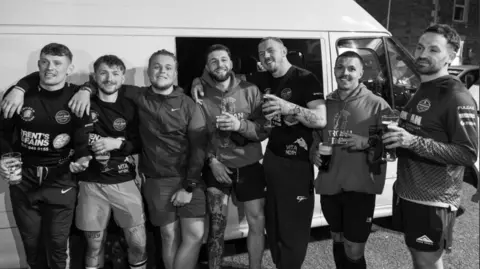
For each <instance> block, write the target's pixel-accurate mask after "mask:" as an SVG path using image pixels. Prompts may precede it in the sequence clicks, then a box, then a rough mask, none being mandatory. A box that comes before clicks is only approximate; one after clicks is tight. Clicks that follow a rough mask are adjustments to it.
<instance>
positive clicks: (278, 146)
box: [247, 66, 324, 161]
mask: <svg viewBox="0 0 480 269" xmlns="http://www.w3.org/2000/svg"><path fill="white" fill-rule="evenodd" d="M247 79H249V81H250V82H252V83H254V84H255V85H257V86H258V88H259V89H260V90H261V91H262V93H266V92H267V91H269V92H270V93H271V94H275V95H276V96H279V97H281V98H283V99H284V100H287V101H289V102H292V103H294V104H297V105H299V106H301V107H307V104H308V103H309V102H310V101H314V100H323V99H324V97H323V87H322V84H321V83H320V81H319V80H318V79H317V77H316V76H315V75H314V74H313V73H311V72H310V71H308V70H305V69H302V68H299V67H296V66H292V67H290V69H289V70H288V71H287V73H286V74H285V75H284V76H282V77H279V78H274V77H272V75H271V74H269V73H266V72H265V73H258V74H256V75H255V76H251V77H249V78H247ZM272 124H273V125H274V126H275V127H274V128H273V129H272V132H271V134H270V137H269V141H268V145H267V148H268V149H269V150H271V151H272V152H273V153H274V154H275V155H277V156H280V157H284V158H289V159H296V160H301V161H309V157H308V149H309V147H310V145H311V144H312V142H313V138H312V129H311V128H309V127H306V126H305V125H303V124H302V123H301V122H299V121H298V120H296V119H295V118H294V117H292V116H282V117H277V118H275V119H273V120H272Z"/></svg>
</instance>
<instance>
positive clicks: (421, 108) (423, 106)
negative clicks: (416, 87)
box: [417, 98, 432, 113]
mask: <svg viewBox="0 0 480 269" xmlns="http://www.w3.org/2000/svg"><path fill="white" fill-rule="evenodd" d="M431 105H432V103H431V102H430V100H428V98H426V99H423V100H420V102H418V104H417V111H418V113H423V112H425V111H427V110H429V109H430V106H431Z"/></svg>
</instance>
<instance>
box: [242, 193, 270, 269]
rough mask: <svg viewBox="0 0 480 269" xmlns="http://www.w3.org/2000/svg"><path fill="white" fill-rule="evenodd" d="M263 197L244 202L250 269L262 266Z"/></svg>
mask: <svg viewBox="0 0 480 269" xmlns="http://www.w3.org/2000/svg"><path fill="white" fill-rule="evenodd" d="M264 206H265V199H257V200H252V201H247V202H245V214H246V215H247V222H248V237H247V248H248V260H249V268H250V269H260V268H262V258H263V250H264V247H265V235H264V232H265V215H264V214H263V207H264Z"/></svg>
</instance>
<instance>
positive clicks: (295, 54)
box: [175, 37, 323, 94]
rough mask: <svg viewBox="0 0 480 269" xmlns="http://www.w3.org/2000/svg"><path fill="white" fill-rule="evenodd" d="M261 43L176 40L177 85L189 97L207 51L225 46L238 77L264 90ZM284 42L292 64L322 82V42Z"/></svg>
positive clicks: (183, 38)
mask: <svg viewBox="0 0 480 269" xmlns="http://www.w3.org/2000/svg"><path fill="white" fill-rule="evenodd" d="M280 38H282V37H280ZM260 40H261V39H260V38H225V37H219V38H210V37H209V38H205V37H177V38H176V39H175V43H176V54H177V58H178V85H179V86H180V87H182V88H183V89H184V90H185V92H186V93H187V94H189V93H190V87H191V83H192V81H193V79H194V78H196V77H200V76H201V75H202V73H203V70H204V68H205V60H206V59H205V57H206V55H205V52H206V51H207V49H208V47H210V46H211V45H213V44H222V45H225V46H227V47H228V48H229V49H230V52H231V59H232V61H233V71H234V72H235V74H237V75H240V74H241V75H244V76H245V77H246V79H247V81H249V82H251V83H254V84H257V86H258V87H259V88H260V90H264V89H263V88H262V85H260V84H261V83H262V80H264V78H265V77H266V76H265V75H266V71H265V70H264V69H263V67H262V65H261V64H260V61H259V57H258V43H259V42H260ZM282 41H283V43H284V44H285V46H286V47H287V49H288V53H287V59H288V60H289V62H290V63H291V64H293V65H296V66H298V67H300V68H304V69H307V70H309V71H311V72H312V73H313V74H315V75H316V76H317V78H318V80H319V81H322V78H323V74H322V57H321V55H322V51H321V45H320V40H319V39H290V38H282ZM267 77H268V76H267Z"/></svg>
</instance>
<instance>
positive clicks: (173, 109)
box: [172, 108, 180, 111]
mask: <svg viewBox="0 0 480 269" xmlns="http://www.w3.org/2000/svg"><path fill="white" fill-rule="evenodd" d="M179 109H180V108H172V111H177V110H179Z"/></svg>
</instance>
